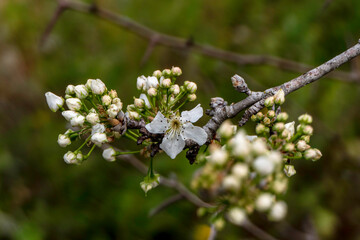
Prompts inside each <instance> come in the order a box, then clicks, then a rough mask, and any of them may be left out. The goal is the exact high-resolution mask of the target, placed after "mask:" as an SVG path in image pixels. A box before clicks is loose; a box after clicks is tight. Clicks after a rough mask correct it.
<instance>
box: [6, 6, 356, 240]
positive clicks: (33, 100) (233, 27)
mask: <svg viewBox="0 0 360 240" xmlns="http://www.w3.org/2000/svg"><path fill="white" fill-rule="evenodd" d="M88 2H90V1H88ZM98 4H99V6H101V7H104V8H107V9H111V10H113V11H115V12H118V13H121V14H123V15H125V16H128V17H130V18H132V19H134V20H135V21H138V22H139V23H141V24H145V25H146V26H148V27H150V28H153V29H155V30H157V31H160V32H164V33H167V34H170V35H174V36H179V37H183V38H192V39H194V41H195V42H197V43H202V44H210V45H213V46H216V47H219V48H222V49H226V50H230V51H234V52H238V53H244V54H245V53H247V54H269V55H274V56H279V57H283V58H288V59H291V60H296V61H299V62H303V63H307V64H311V65H319V64H321V63H323V62H324V61H326V60H328V59H330V58H331V57H333V56H335V55H336V54H338V53H340V52H342V51H344V50H345V49H346V48H348V47H349V46H351V45H353V44H355V43H356V42H357V39H358V38H359V36H360V31H359V29H360V28H359V25H360V12H359V11H358V9H360V1H358V0H348V1H340V0H332V1H331V0H318V1H314V0H304V1H285V0H279V1H265V0H259V1H253V0H224V1H201V0H193V1H184V0H177V1H168V0H157V1H144V0H132V1H129V0H101V1H98ZM55 9H56V1H55V0H31V1H29V0H28V1H27V0H8V1H6V0H1V1H0V134H1V135H0V136H1V137H0V239H204V238H203V237H204V236H205V235H206V230H207V229H206V227H205V225H204V224H206V223H207V221H206V219H198V218H197V217H196V214H195V210H196V208H195V207H194V206H193V205H192V204H190V203H188V202H186V201H181V202H178V203H176V204H174V205H172V206H170V207H169V208H167V209H166V210H164V211H163V212H161V213H159V214H158V215H156V216H154V217H152V218H149V217H148V212H149V210H150V209H151V208H153V207H155V206H156V205H157V204H159V203H160V202H162V201H163V200H164V199H166V198H167V197H169V196H172V195H173V194H175V192H174V191H173V190H171V189H166V188H164V187H161V186H160V187H158V188H157V189H155V190H153V191H151V192H150V193H149V194H148V196H147V197H145V196H144V193H143V191H142V190H141V189H140V187H139V182H140V181H142V178H143V177H144V176H143V175H142V174H140V173H138V172H137V171H135V170H134V169H133V168H132V167H131V166H129V165H128V164H126V163H123V162H120V161H118V162H115V163H109V162H106V161H105V160H104V159H102V157H101V152H100V151H99V150H97V151H96V152H95V154H93V155H92V157H91V158H90V159H89V160H88V161H86V162H85V163H84V164H82V165H81V166H70V165H66V164H65V163H64V161H63V159H62V156H63V154H64V153H65V152H66V151H67V150H66V149H63V148H60V147H59V146H58V144H57V142H56V140H57V136H58V134H59V133H63V132H64V131H65V120H64V119H63V118H62V116H61V114H60V113H52V112H51V111H50V110H49V109H48V107H47V105H46V101H45V97H44V93H45V92H47V91H52V92H54V93H56V94H58V95H63V92H64V90H65V87H66V86H67V85H68V84H80V83H85V82H86V80H87V79H88V78H100V79H102V80H103V81H104V82H105V83H106V84H107V86H108V87H109V88H113V89H116V90H117V91H118V93H119V95H120V98H121V99H122V100H123V102H124V103H125V104H130V103H131V101H132V98H133V96H134V95H135V96H137V95H138V92H137V91H136V77H137V76H139V75H143V74H144V75H150V74H151V73H152V72H153V71H154V70H156V69H163V68H170V67H171V66H179V67H181V68H182V70H183V73H184V74H183V76H182V77H181V81H184V80H191V81H195V82H196V83H198V88H199V90H198V99H199V102H200V103H201V104H202V105H203V106H205V107H207V106H208V103H209V100H210V98H211V97H215V96H220V97H223V98H225V99H226V100H227V101H228V102H234V101H238V100H240V99H241V98H243V97H244V96H243V95H241V94H239V93H237V92H236V91H234V90H233V88H232V86H231V81H230V77H231V76H232V75H233V74H239V75H241V76H243V77H244V78H245V79H246V80H247V82H248V85H249V86H250V87H251V88H252V89H253V90H264V89H266V88H268V87H271V86H275V85H278V84H281V83H283V82H285V81H288V80H290V79H292V78H294V77H296V76H298V75H299V74H298V73H290V72H285V71H281V70H279V69H276V68H274V67H268V66H238V65H236V64H231V63H226V62H223V61H219V60H215V59H210V58H207V57H204V56H201V55H198V54H194V53H192V52H187V51H178V50H173V49H169V48H167V47H161V46H158V47H156V48H155V49H154V51H153V53H152V54H151V56H150V58H149V59H148V61H147V62H146V63H145V64H144V65H142V66H141V65H140V62H141V59H142V57H143V55H144V52H145V50H146V48H147V45H148V43H147V42H146V41H144V40H143V39H141V38H139V37H138V36H135V35H133V34H131V33H129V32H127V31H125V30H123V29H121V28H118V27H117V26H115V25H113V24H110V23H108V22H105V21H103V20H100V19H98V18H96V17H94V16H91V15H86V14H81V13H77V12H73V11H68V12H65V14H64V15H63V16H62V17H61V18H60V20H59V21H58V23H57V24H56V26H55V28H54V29H53V31H52V32H51V34H50V36H49V38H48V39H47V41H46V43H45V45H44V46H42V48H41V49H39V48H38V43H39V39H40V36H41V34H42V32H43V31H44V29H45V27H46V24H47V23H48V22H49V20H50V18H51V16H52V15H53V12H54V10H55ZM359 62H360V58H357V59H355V60H354V61H353V62H352V63H353V64H352V69H353V70H355V71H359V70H360V64H359ZM350 68H351V64H346V65H345V66H343V67H342V70H346V71H348V70H350ZM359 86H360V83H359V84H349V83H344V82H342V81H339V80H333V79H328V78H323V79H321V80H320V81H318V82H316V83H314V84H311V85H308V86H306V87H304V88H302V89H300V90H298V91H297V92H294V93H292V94H291V95H289V96H288V97H287V102H286V103H285V109H286V111H287V112H289V113H290V117H291V119H294V120H295V119H296V118H297V116H299V115H300V114H302V113H305V112H308V113H310V114H312V115H313V116H314V118H315V123H314V129H315V133H316V134H315V136H314V137H313V138H312V146H313V147H317V148H319V149H320V150H321V151H322V152H323V158H322V159H321V160H320V161H318V162H316V163H313V162H305V161H299V162H297V163H295V166H296V169H297V174H296V175H295V176H294V177H292V178H291V181H290V188H289V190H288V193H287V194H286V196H285V199H286V200H287V202H288V205H289V213H288V216H287V218H286V220H285V221H284V222H281V223H271V222H268V221H267V220H266V218H265V217H264V216H262V215H256V214H255V215H254V216H253V217H252V220H253V221H254V222H255V223H256V224H257V225H258V226H260V227H261V228H262V229H264V230H266V231H267V232H269V233H271V234H272V235H273V236H275V237H277V238H279V239H360V204H359V202H360V175H359V173H360V124H359V122H360V107H359V102H360V94H359V93H360V87H359ZM189 107H192V106H189ZM207 120H208V117H207V116H205V117H203V118H202V121H201V122H199V124H203V123H205V122H206V121H207ZM236 120H238V118H236V119H234V122H236ZM253 127H254V125H253V124H251V123H249V124H247V125H246V126H245V128H246V129H247V131H248V132H249V133H253ZM121 144H123V146H124V147H125V148H134V146H129V145H127V142H126V141H123V142H121ZM72 148H74V146H72V147H71V149H72ZM135 148H136V147H135ZM156 160H157V161H155V168H156V170H158V171H159V172H160V173H161V174H164V175H169V174H170V173H171V172H174V173H176V174H177V176H178V178H179V179H180V180H182V181H183V182H184V183H186V184H188V183H189V181H190V179H191V175H192V173H193V172H194V171H195V170H196V168H197V167H198V166H196V165H194V166H191V165H189V164H188V162H187V160H186V159H185V157H184V155H181V156H180V157H178V158H177V159H176V160H171V159H169V158H167V157H165V156H162V157H159V158H158V159H156ZM145 162H146V161H145ZM146 163H147V162H146ZM301 232H302V233H301ZM303 233H307V235H304V234H303ZM240 238H244V239H245V238H246V239H253V238H254V237H253V236H252V235H251V234H249V233H247V232H246V231H244V230H243V229H241V228H237V227H234V226H230V224H228V225H227V226H226V228H225V229H224V231H222V232H221V233H219V235H218V239H240Z"/></svg>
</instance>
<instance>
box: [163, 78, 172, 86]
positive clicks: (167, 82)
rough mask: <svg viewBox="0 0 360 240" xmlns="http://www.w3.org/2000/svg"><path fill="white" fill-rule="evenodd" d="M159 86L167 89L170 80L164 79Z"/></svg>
mask: <svg viewBox="0 0 360 240" xmlns="http://www.w3.org/2000/svg"><path fill="white" fill-rule="evenodd" d="M160 86H161V87H163V88H169V87H170V86H171V79H170V78H165V79H163V80H162V81H160Z"/></svg>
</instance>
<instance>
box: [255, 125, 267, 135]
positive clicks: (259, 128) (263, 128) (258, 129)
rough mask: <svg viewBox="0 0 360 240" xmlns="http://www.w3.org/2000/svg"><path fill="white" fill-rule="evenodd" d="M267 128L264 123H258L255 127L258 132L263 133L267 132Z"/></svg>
mask: <svg viewBox="0 0 360 240" xmlns="http://www.w3.org/2000/svg"><path fill="white" fill-rule="evenodd" d="M265 130H266V127H265V125H264V124H262V123H259V124H258V125H256V128H255V132H256V134H258V135H261V134H263V133H264V132H265Z"/></svg>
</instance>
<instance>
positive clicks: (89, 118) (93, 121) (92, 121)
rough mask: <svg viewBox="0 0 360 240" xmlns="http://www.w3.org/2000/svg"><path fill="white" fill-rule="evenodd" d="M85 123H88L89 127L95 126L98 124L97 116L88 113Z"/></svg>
mask: <svg viewBox="0 0 360 240" xmlns="http://www.w3.org/2000/svg"><path fill="white" fill-rule="evenodd" d="M86 121H88V122H89V123H90V124H91V125H95V124H97V123H99V122H100V118H99V114H97V113H93V112H91V113H89V114H88V115H87V116H86Z"/></svg>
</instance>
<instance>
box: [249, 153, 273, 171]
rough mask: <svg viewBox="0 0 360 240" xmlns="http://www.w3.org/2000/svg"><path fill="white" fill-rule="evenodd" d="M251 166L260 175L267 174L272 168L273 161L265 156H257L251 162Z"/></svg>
mask: <svg viewBox="0 0 360 240" xmlns="http://www.w3.org/2000/svg"><path fill="white" fill-rule="evenodd" d="M253 168H254V169H255V171H256V172H258V173H259V174H260V175H269V174H271V173H272V172H273V171H274V169H275V165H274V163H273V162H272V161H271V160H269V159H268V158H267V157H265V156H260V157H257V158H256V159H255V160H254V162H253Z"/></svg>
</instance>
